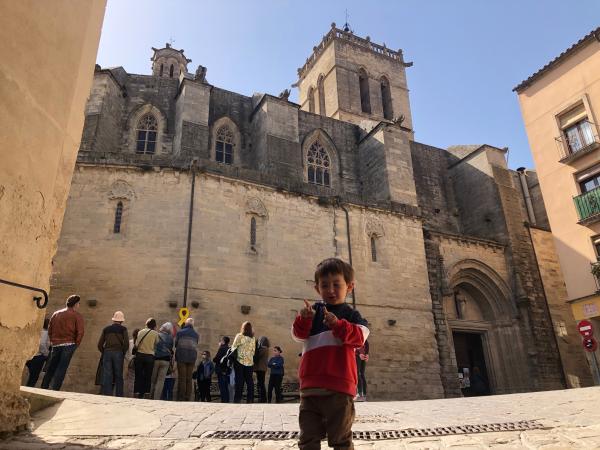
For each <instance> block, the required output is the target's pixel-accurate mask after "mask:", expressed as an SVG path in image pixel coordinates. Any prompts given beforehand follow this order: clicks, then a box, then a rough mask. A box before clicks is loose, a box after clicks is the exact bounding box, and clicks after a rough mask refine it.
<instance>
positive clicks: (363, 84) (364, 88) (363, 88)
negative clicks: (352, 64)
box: [358, 69, 371, 114]
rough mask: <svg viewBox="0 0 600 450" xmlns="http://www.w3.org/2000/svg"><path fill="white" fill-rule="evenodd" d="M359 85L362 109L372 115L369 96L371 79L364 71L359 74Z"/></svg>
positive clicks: (361, 70)
mask: <svg viewBox="0 0 600 450" xmlns="http://www.w3.org/2000/svg"><path fill="white" fill-rule="evenodd" d="M358 84H359V88H360V109H361V111H362V112H364V113H367V114H371V98H370V96H369V77H368V76H367V72H365V71H364V69H360V71H359V72H358Z"/></svg>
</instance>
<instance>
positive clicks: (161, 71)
mask: <svg viewBox="0 0 600 450" xmlns="http://www.w3.org/2000/svg"><path fill="white" fill-rule="evenodd" d="M164 69H165V65H164V64H161V65H160V74H159V76H161V77H162V76H163V71H164Z"/></svg>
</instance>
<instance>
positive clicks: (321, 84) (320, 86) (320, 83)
mask: <svg viewBox="0 0 600 450" xmlns="http://www.w3.org/2000/svg"><path fill="white" fill-rule="evenodd" d="M317 92H318V95H319V114H320V115H321V116H325V115H327V112H326V109H325V76H324V75H323V74H320V75H319V78H318V80H317Z"/></svg>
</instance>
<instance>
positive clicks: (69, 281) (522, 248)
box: [49, 24, 591, 400]
mask: <svg viewBox="0 0 600 450" xmlns="http://www.w3.org/2000/svg"><path fill="white" fill-rule="evenodd" d="M152 50H153V55H152V58H151V61H152V73H151V74H150V75H140V74H131V73H127V72H126V71H125V70H124V69H123V68H122V67H116V68H101V67H99V66H96V71H95V76H94V82H93V87H92V91H91V93H90V97H89V100H88V103H87V107H86V110H85V127H84V132H83V136H82V140H81V147H80V151H79V155H78V159H77V165H76V170H75V174H74V178H73V183H72V186H71V190H70V196H69V200H68V205H67V210H66V214H65V218H64V224H63V228H62V234H61V238H60V241H59V246H58V252H57V254H56V257H55V259H54V274H53V278H52V291H51V303H50V308H49V310H50V311H49V313H50V312H51V311H52V310H55V309H58V308H60V307H62V305H63V302H64V299H65V298H66V296H67V295H68V294H71V293H75V292H76V293H79V294H80V295H81V298H82V308H81V310H80V311H81V312H82V314H83V315H84V317H85V325H86V334H85V337H84V341H83V343H82V346H81V348H80V349H78V351H77V352H76V354H75V357H74V359H73V361H72V364H71V368H70V370H69V373H68V375H67V379H66V381H65V388H66V389H72V390H78V391H85V392H96V390H97V388H96V387H95V386H94V383H93V379H94V374H95V370H96V365H97V361H98V358H99V352H98V350H97V348H96V342H97V339H98V337H99V335H100V332H101V329H102V328H103V327H104V326H106V325H107V324H109V323H110V318H111V317H112V314H113V312H114V311H115V310H122V311H123V312H124V313H125V316H126V323H125V324H126V325H127V326H128V328H129V330H130V331H131V330H133V329H134V328H141V327H143V324H144V321H145V320H146V319H147V318H148V317H154V318H156V320H157V322H159V323H163V322H165V321H177V320H179V317H178V311H179V308H181V307H182V306H184V305H187V306H188V307H189V308H190V311H191V315H192V317H194V318H195V323H196V329H197V331H198V332H199V334H200V345H199V348H200V349H201V350H205V349H207V350H210V351H212V352H213V353H214V352H215V351H216V349H217V343H218V341H219V338H220V336H221V335H228V336H233V335H235V333H237V332H238V331H239V328H240V325H241V323H242V322H244V321H246V320H248V321H250V322H251V323H252V325H253V326H254V329H255V331H256V334H257V336H262V335H265V336H268V337H269V339H270V342H271V345H280V346H281V347H283V351H284V354H283V356H284V357H285V361H286V381H287V382H289V383H294V382H295V381H297V377H296V368H297V366H298V361H299V358H298V353H299V351H300V347H299V345H298V344H297V343H294V342H293V341H292V339H291V336H290V327H291V323H292V320H293V318H294V316H295V315H296V314H297V311H298V310H299V309H300V308H301V307H302V305H303V299H304V298H309V299H315V296H316V293H315V291H314V289H313V281H312V279H313V273H314V268H315V266H316V264H317V263H318V262H319V261H320V260H322V259H324V258H326V257H332V256H336V257H340V258H342V259H344V260H346V261H349V262H350V263H351V264H352V265H353V267H354V268H355V271H356V290H355V293H354V295H353V296H352V297H351V298H348V302H349V303H350V302H351V303H352V304H353V305H355V306H356V308H358V309H359V310H360V312H361V314H362V315H363V316H364V317H365V318H367V320H368V321H369V325H370V328H371V337H370V338H369V342H370V348H371V358H370V361H369V364H368V368H367V378H368V382H369V387H368V389H369V398H374V399H398V400H400V399H425V398H439V397H456V396H461V395H471V394H473V392H472V391H471V390H470V387H469V378H470V376H472V374H473V371H474V370H475V371H479V372H481V373H482V374H483V376H484V378H485V380H486V384H487V390H488V392H489V393H491V394H503V393H512V392H523V391H534V390H543V389H559V388H563V387H577V386H586V385H589V384H590V383H591V380H590V373H589V368H588V367H587V363H586V361H585V359H584V357H583V353H582V351H581V350H580V348H579V339H578V337H577V333H576V331H575V329H574V328H573V323H574V322H573V320H572V317H571V316H570V314H571V313H570V309H569V308H568V307H567V306H566V304H565V303H564V286H563V281H562V275H561V273H560V269H558V264H557V262H556V256H555V253H554V244H553V241H552V236H551V234H550V232H549V229H548V222H547V219H546V215H545V211H544V206H543V203H542V199H541V194H540V190H539V187H538V184H537V180H536V176H535V173H534V172H530V171H525V170H519V171H512V170H509V169H508V168H507V164H506V151H507V150H506V149H500V148H496V147H493V146H490V145H462V146H454V147H450V148H447V149H442V148H436V147H433V146H429V145H426V144H423V143H420V142H416V141H415V140H414V134H413V121H412V117H411V111H410V102H409V90H408V85H407V81H406V70H407V68H409V67H410V66H411V65H412V64H411V63H410V62H407V61H406V60H405V58H404V56H403V53H402V51H401V50H392V49H389V48H387V47H386V46H385V45H379V44H376V43H374V42H372V41H371V40H370V38H369V37H365V38H362V37H359V36H357V35H355V34H354V33H353V32H352V31H350V30H349V29H347V28H345V29H339V28H337V27H336V26H335V24H332V28H331V29H330V30H329V31H328V32H327V34H326V35H325V36H324V37H323V39H322V41H321V42H320V43H319V44H318V45H317V46H315V47H314V48H313V51H312V54H311V55H310V56H309V57H308V59H306V62H305V63H304V65H303V66H302V67H301V68H300V69H298V81H297V84H296V85H295V86H297V87H298V89H299V99H300V104H296V103H293V102H291V101H289V100H288V96H289V91H287V90H286V91H284V92H282V93H281V94H280V95H278V96H275V95H269V94H264V95H253V96H252V97H247V96H245V95H241V94H237V93H235V92H230V91H228V90H226V89H222V88H220V87H217V86H214V85H212V84H210V83H209V82H208V81H207V76H206V75H207V69H206V68H205V67H203V66H199V67H198V69H197V70H196V71H195V73H191V72H189V71H188V66H189V64H190V62H191V60H190V59H188V58H187V56H186V55H185V54H184V51H183V50H177V49H175V48H173V47H172V46H171V45H169V44H167V45H166V46H165V47H164V48H153V49H152Z"/></svg>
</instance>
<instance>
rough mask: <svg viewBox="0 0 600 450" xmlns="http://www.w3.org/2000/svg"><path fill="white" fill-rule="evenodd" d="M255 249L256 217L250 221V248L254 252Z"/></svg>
mask: <svg viewBox="0 0 600 450" xmlns="http://www.w3.org/2000/svg"><path fill="white" fill-rule="evenodd" d="M255 247H256V217H252V218H251V219H250V248H251V249H252V250H255Z"/></svg>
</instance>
